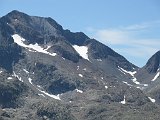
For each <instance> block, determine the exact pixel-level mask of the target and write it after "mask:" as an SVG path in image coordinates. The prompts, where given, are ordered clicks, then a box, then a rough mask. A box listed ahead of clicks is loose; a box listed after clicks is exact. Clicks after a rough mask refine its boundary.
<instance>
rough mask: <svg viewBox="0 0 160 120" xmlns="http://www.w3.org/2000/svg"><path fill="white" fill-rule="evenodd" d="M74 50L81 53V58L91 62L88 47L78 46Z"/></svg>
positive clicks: (74, 46)
mask: <svg viewBox="0 0 160 120" xmlns="http://www.w3.org/2000/svg"><path fill="white" fill-rule="evenodd" d="M73 48H74V49H75V50H76V51H77V52H78V53H79V55H80V56H81V57H83V58H84V59H86V60H88V61H89V58H88V54H87V53H88V47H87V46H78V45H73Z"/></svg>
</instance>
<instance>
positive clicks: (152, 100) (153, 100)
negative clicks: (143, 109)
mask: <svg viewBox="0 0 160 120" xmlns="http://www.w3.org/2000/svg"><path fill="white" fill-rule="evenodd" d="M148 98H149V99H150V101H151V102H153V103H155V102H156V100H155V99H153V98H151V97H148Z"/></svg>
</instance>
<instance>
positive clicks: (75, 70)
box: [0, 10, 160, 120]
mask: <svg viewBox="0 0 160 120" xmlns="http://www.w3.org/2000/svg"><path fill="white" fill-rule="evenodd" d="M0 58H1V59H0V76H1V77H0V118H1V119H2V120H3V119H4V120H6V119H7V120H17V119H20V120H21V119H23V120H28V119H34V120H47V119H49V120H50V119H51V120H84V119H85V120H106V119H107V120H128V119H129V120H135V119H137V120H138V119H140V120H158V119H159V117H160V115H159V113H160V107H159V105H158V102H157V101H156V102H155V101H154V100H155V99H153V98H152V97H154V96H150V94H149V92H148V91H147V89H148V88H150V87H148V86H149V85H148V84H146V83H145V82H143V80H142V79H139V77H138V74H139V73H140V71H141V70H142V71H143V69H145V67H144V68H138V67H137V66H135V65H134V64H132V63H130V62H129V61H128V60H127V59H126V58H124V57H123V56H122V55H120V54H118V53H116V52H115V51H114V50H112V49H111V48H109V47H108V46H106V45H104V44H102V43H100V42H99V41H97V40H95V39H90V38H89V37H88V36H87V35H85V34H84V33H83V32H75V33H73V32H71V31H70V30H64V29H63V27H62V26H61V25H59V24H58V23H57V22H56V21H55V20H53V19H52V18H50V17H48V18H45V17H38V16H30V15H27V14H25V13H22V12H19V11H16V10H14V11H12V12H10V13H8V14H7V15H5V16H3V17H1V18H0ZM155 59H156V60H157V57H155ZM155 59H153V60H155ZM151 64H152V65H153V67H156V65H157V63H155V64H154V62H149V63H148V64H147V66H149V67H146V68H147V69H151V70H152V68H151V67H152V65H151ZM146 71H147V70H146ZM140 82H142V83H140ZM139 88H140V89H139Z"/></svg>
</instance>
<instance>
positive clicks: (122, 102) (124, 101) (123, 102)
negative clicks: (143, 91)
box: [120, 95, 126, 104]
mask: <svg viewBox="0 0 160 120" xmlns="http://www.w3.org/2000/svg"><path fill="white" fill-rule="evenodd" d="M120 103H121V104H126V96H125V95H124V99H123V101H121V102H120Z"/></svg>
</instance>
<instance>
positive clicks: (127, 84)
mask: <svg viewBox="0 0 160 120" xmlns="http://www.w3.org/2000/svg"><path fill="white" fill-rule="evenodd" d="M122 82H123V83H124V84H126V85H128V86H133V85H131V84H129V83H127V82H125V81H122Z"/></svg>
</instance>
